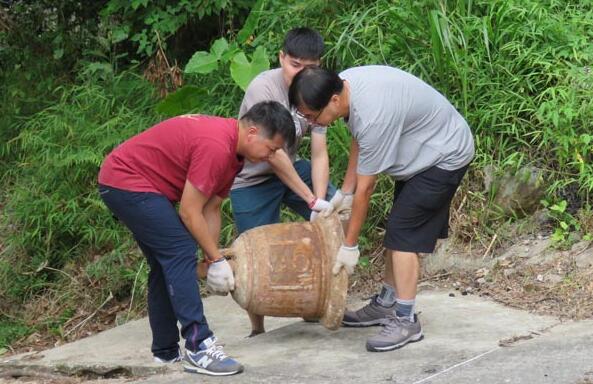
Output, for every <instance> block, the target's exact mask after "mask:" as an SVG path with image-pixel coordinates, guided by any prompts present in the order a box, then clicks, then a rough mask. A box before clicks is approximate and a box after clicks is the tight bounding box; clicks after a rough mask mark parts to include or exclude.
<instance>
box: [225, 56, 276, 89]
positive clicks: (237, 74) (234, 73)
mask: <svg viewBox="0 0 593 384" xmlns="http://www.w3.org/2000/svg"><path fill="white" fill-rule="evenodd" d="M269 68H270V61H269V60H268V56H267V55H266V50H265V48H263V47H262V46H259V47H257V49H256V50H255V52H254V53H253V57H252V60H251V62H250V61H249V60H248V59H247V56H245V53H243V52H240V53H238V54H236V55H235V57H233V61H232V62H231V77H232V78H233V80H234V81H235V83H237V85H239V87H241V89H242V90H246V89H247V86H248V85H249V83H250V82H251V80H253V78H254V77H255V76H257V75H258V74H259V73H260V72H262V71H265V70H267V69H269Z"/></svg>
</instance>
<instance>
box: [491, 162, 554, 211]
mask: <svg viewBox="0 0 593 384" xmlns="http://www.w3.org/2000/svg"><path fill="white" fill-rule="evenodd" d="M483 171H484V186H485V187H486V191H487V192H488V193H489V194H490V195H491V196H493V197H494V200H493V202H494V204H495V205H496V206H497V207H499V208H500V210H501V211H502V212H503V213H505V214H513V215H516V216H521V217H522V216H526V215H528V214H530V213H532V212H534V211H535V210H536V209H537V208H538V207H539V204H540V200H541V198H542V197H543V196H544V176H543V174H544V171H543V170H541V169H539V168H536V167H523V168H520V169H519V170H517V171H516V172H513V171H510V170H507V171H506V172H501V171H500V170H496V169H494V167H493V166H488V167H485V168H484V170H483ZM501 174H502V176H500V175H501Z"/></svg>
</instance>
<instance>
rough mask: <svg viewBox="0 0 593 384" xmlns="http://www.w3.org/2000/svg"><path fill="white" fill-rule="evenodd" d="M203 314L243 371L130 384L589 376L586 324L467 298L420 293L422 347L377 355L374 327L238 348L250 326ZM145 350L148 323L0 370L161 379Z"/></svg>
mask: <svg viewBox="0 0 593 384" xmlns="http://www.w3.org/2000/svg"><path fill="white" fill-rule="evenodd" d="M353 303H354V305H355V306H357V305H363V304H364V303H363V302H362V301H360V300H355V301H353ZM205 306H206V311H207V312H206V313H207V314H208V317H209V321H210V323H211V324H212V326H213V328H214V330H215V332H216V334H217V335H218V336H219V337H220V338H221V340H222V341H223V342H224V343H225V351H226V352H227V353H228V354H230V355H232V356H233V357H236V358H237V359H238V360H239V361H241V362H242V363H243V364H244V365H245V367H246V370H245V372H244V373H242V374H240V375H236V376H230V377H224V378H220V377H218V378H217V377H210V376H204V375H193V374H189V373H184V372H182V366H181V364H175V365H173V366H170V370H169V371H166V372H164V373H161V374H157V375H153V376H150V377H148V378H145V379H140V380H136V381H134V383H137V384H139V383H142V384H174V383H187V382H189V381H192V382H193V381H197V382H198V381H199V382H200V383H222V382H224V383H277V382H282V383H340V384H343V383H357V384H360V383H361V382H363V383H371V382H372V383H374V382H388V383H400V384H401V383H413V384H421V383H431V384H441V383H455V384H463V383H486V384H489V383H540V382H541V383H567V384H569V383H570V384H575V383H576V382H578V381H579V380H581V379H583V378H585V377H587V375H588V373H589V372H593V357H591V356H593V326H592V325H593V321H583V322H574V323H572V322H571V323H564V324H562V323H560V322H559V321H558V320H557V319H555V318H551V317H546V316H536V315H533V314H529V313H527V312H524V311H520V310H515V309H510V308H507V307H504V306H502V305H500V304H497V303H494V302H492V301H489V300H486V299H483V298H479V297H475V296H459V295H457V296H455V297H449V296H448V292H445V291H425V292H421V293H420V295H419V296H418V309H419V310H420V311H421V313H420V319H421V321H422V324H423V328H424V333H425V339H424V340H423V341H421V342H419V343H414V344H410V345H408V346H406V347H405V348H403V349H400V350H396V351H391V352H385V353H369V352H367V351H366V350H365V347H364V346H365V341H366V338H367V337H368V336H370V335H373V334H375V333H376V332H378V331H379V328H378V327H371V328H340V329H339V330H337V331H329V330H327V329H325V328H323V327H322V326H321V325H319V324H317V323H306V322H303V321H301V320H300V319H281V318H280V319H279V318H270V319H268V328H269V329H270V330H271V331H269V332H268V333H266V334H264V335H260V336H257V337H254V338H250V339H246V338H244V336H245V335H246V334H247V333H249V321H248V319H247V317H246V316H245V314H244V312H243V311H242V310H241V309H240V308H238V306H237V305H236V304H235V303H234V302H233V301H232V299H230V298H228V297H226V298H221V297H211V298H208V299H207V300H205ZM272 328H275V329H273V330H272ZM149 343H150V333H149V330H148V325H147V321H146V320H140V321H137V322H133V323H129V324H126V325H125V326H122V327H118V328H115V329H113V330H110V331H107V332H104V333H103V334H101V335H97V336H94V337H90V338H88V339H84V340H80V341H78V342H75V343H72V344H69V345H65V346H61V347H59V348H56V349H54V350H50V351H45V352H43V353H41V354H39V355H38V356H39V357H38V358H37V360H27V359H26V357H25V356H20V357H19V356H17V357H14V358H13V359H11V361H10V362H3V363H0V370H3V369H10V368H11V367H15V366H20V367H28V369H38V368H39V367H45V369H58V368H60V367H62V368H63V367H65V366H68V367H75V368H76V367H77V369H79V370H80V369H82V367H85V366H86V367H91V368H92V369H97V367H103V368H104V369H111V370H112V371H110V372H112V373H117V371H113V370H117V369H122V367H127V368H126V369H128V370H129V371H128V372H129V373H132V374H142V375H146V374H152V373H155V372H163V371H162V369H163V366H162V365H157V364H154V363H152V362H151V356H150V350H149V349H150V348H149ZM35 367H37V368H35ZM159 370H160V371H159ZM592 374H593V373H592ZM124 381H125V382H127V383H130V382H132V381H131V380H130V379H125V380H122V382H124Z"/></svg>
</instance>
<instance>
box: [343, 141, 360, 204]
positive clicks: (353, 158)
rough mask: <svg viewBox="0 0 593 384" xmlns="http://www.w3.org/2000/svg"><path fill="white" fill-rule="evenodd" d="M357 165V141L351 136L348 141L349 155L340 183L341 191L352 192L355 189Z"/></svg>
mask: <svg viewBox="0 0 593 384" xmlns="http://www.w3.org/2000/svg"><path fill="white" fill-rule="evenodd" d="M357 166H358V142H357V141H356V140H355V139H354V138H353V139H352V141H351V142H350V156H349V157H348V168H347V169H346V174H345V175H344V182H343V183H342V188H341V189H342V192H344V193H354V191H355V190H356V182H357V177H356V167H357Z"/></svg>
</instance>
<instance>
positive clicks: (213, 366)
mask: <svg viewBox="0 0 593 384" xmlns="http://www.w3.org/2000/svg"><path fill="white" fill-rule="evenodd" d="M216 341H217V339H216V337H214V336H210V337H209V338H207V339H206V340H204V341H202V342H201V343H200V345H199V346H198V347H199V348H200V349H199V350H198V351H196V352H192V351H188V350H186V351H185V358H184V365H183V368H184V369H185V371H187V372H192V373H203V374H206V375H211V376H228V375H234V374H236V373H240V372H243V366H242V365H241V364H240V363H239V362H238V361H236V360H234V359H232V358H230V357H228V356H227V355H225V354H224V351H223V350H222V345H216Z"/></svg>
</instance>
